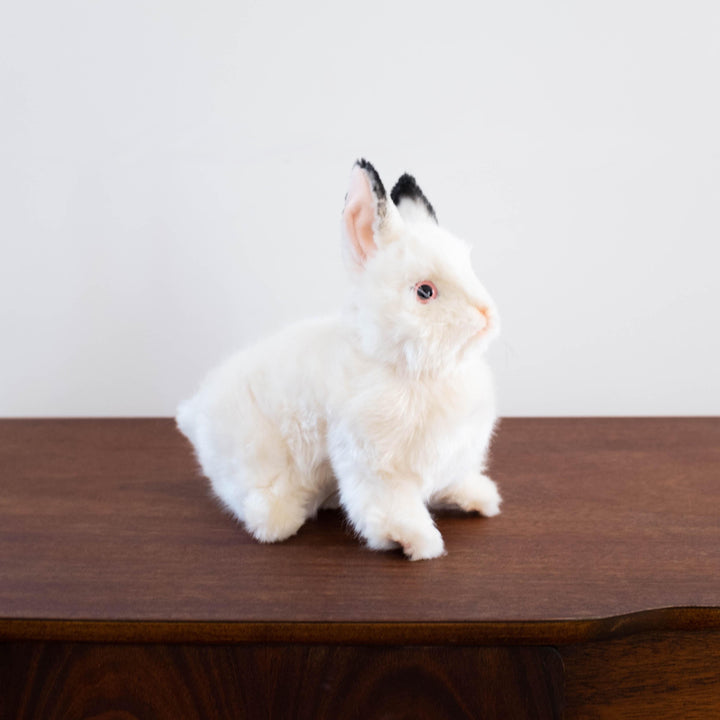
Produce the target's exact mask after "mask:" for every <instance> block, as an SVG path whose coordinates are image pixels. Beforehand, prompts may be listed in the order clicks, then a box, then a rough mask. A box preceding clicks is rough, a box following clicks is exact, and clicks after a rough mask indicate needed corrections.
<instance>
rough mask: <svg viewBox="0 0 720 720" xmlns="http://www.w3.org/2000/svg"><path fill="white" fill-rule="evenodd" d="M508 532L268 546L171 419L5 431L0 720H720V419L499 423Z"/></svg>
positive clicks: (331, 520)
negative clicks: (442, 553)
mask: <svg viewBox="0 0 720 720" xmlns="http://www.w3.org/2000/svg"><path fill="white" fill-rule="evenodd" d="M490 474H491V476H492V477H493V478H494V479H495V480H496V481H497V482H498V484H499V486H500V490H501V492H502V494H503V497H504V499H505V502H504V505H503V513H502V514H501V515H500V516H498V517H496V518H492V519H484V518H480V517H477V516H474V517H471V516H465V515H460V514H443V515H440V516H438V518H437V522H438V527H439V528H440V530H441V532H442V533H443V536H444V538H445V541H446V546H447V550H448V555H447V556H446V557H444V558H441V559H438V560H433V561H429V562H420V563H410V562H408V561H407V560H405V559H404V558H403V557H402V555H401V554H400V553H399V552H398V553H374V552H371V551H369V550H367V549H365V548H363V547H362V546H361V545H360V544H359V543H358V542H357V541H356V539H355V538H353V537H352V535H351V534H350V532H349V530H348V529H347V526H346V524H345V523H344V522H343V519H342V516H341V515H340V514H339V513H335V512H323V513H321V514H320V516H319V517H318V519H317V520H315V521H311V522H309V523H308V524H307V525H306V526H305V527H304V528H303V529H302V530H301V532H300V533H299V534H298V535H297V536H296V537H294V538H292V539H291V540H289V541H287V542H285V543H282V544H279V545H259V544H257V543H255V542H254V541H253V540H252V539H251V538H250V537H249V536H248V535H247V534H246V533H245V532H244V530H243V529H242V528H241V527H240V526H238V525H237V524H236V523H235V522H234V521H233V520H232V519H231V518H230V517H229V516H228V515H227V514H225V513H224V512H223V511H222V510H221V509H220V508H219V507H218V505H217V504H216V503H215V501H214V500H213V499H212V497H211V496H210V492H209V489H208V485H207V483H206V481H205V480H204V479H203V478H202V477H201V476H200V474H199V472H198V470H197V468H196V465H195V463H194V461H193V458H192V454H191V451H190V448H189V446H188V445H187V443H186V441H185V440H184V439H183V438H182V437H181V436H180V435H179V434H178V433H177V432H176V431H175V429H174V427H173V424H172V422H171V421H170V420H168V419H127V420H125V419H113V420H3V421H0V720H6V719H7V720H10V719H14V718H22V719H23V720H31V719H33V720H35V719H36V718H37V719H42V720H54V719H55V718H63V720H72V719H73V718H77V719H78V720H80V719H85V718H88V719H89V718H107V719H110V718H117V719H118V720H120V719H122V720H130V719H132V718H138V719H139V720H164V719H165V718H168V719H169V718H173V719H182V718H198V719H201V720H212V719H214V718H223V719H225V718H227V719H228V720H230V719H232V720H236V719H237V718H308V719H313V720H316V719H317V720H320V719H324V718H333V719H335V718H362V719H363V720H364V719H366V718H370V719H372V718H523V719H524V718H569V719H570V718H651V717H652V718H663V717H668V718H683V719H687V718H716V717H720V419H716V418H652V419H651V418H648V419H610V418H595V419H506V420H503V422H502V423H501V425H500V428H499V430H498V433H497V437H496V440H495V443H494V446H493V452H492V460H491V473H490Z"/></svg>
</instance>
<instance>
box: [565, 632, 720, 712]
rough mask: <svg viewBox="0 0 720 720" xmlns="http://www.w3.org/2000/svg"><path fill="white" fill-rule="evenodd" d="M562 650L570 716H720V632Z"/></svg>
mask: <svg viewBox="0 0 720 720" xmlns="http://www.w3.org/2000/svg"><path fill="white" fill-rule="evenodd" d="M560 654H561V656H562V658H563V661H564V666H565V688H566V699H565V702H566V707H565V716H566V718H567V720H573V718H583V719H584V720H617V718H624V719H626V720H646V719H647V718H664V719H667V720H710V719H711V718H720V632H717V631H713V632H697V633H641V634H638V635H634V636H632V637H627V638H621V639H616V640H610V641H607V642H595V643H587V644H583V645H574V646H568V647H563V648H560Z"/></svg>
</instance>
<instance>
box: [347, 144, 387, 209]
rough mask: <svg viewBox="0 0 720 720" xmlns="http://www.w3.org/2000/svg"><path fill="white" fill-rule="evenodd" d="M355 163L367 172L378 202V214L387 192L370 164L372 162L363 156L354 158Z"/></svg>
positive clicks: (385, 200)
mask: <svg viewBox="0 0 720 720" xmlns="http://www.w3.org/2000/svg"><path fill="white" fill-rule="evenodd" d="M355 165H357V167H359V168H361V169H362V170H364V171H365V172H366V173H367V176H368V180H369V181H370V187H371V188H372V191H373V194H374V195H375V198H376V199H377V202H378V214H381V210H382V206H383V205H384V204H385V203H386V202H387V193H386V192H385V186H384V185H383V184H382V180H381V179H380V176H379V175H378V171H377V170H376V169H375V168H374V167H373V166H372V163H369V162H368V161H367V160H366V159H365V158H360V159H359V160H356V161H355Z"/></svg>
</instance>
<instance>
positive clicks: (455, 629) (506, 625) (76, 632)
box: [0, 606, 720, 646]
mask: <svg viewBox="0 0 720 720" xmlns="http://www.w3.org/2000/svg"><path fill="white" fill-rule="evenodd" d="M703 630H720V606H718V607H696V606H692V607H670V608H657V609H652V610H643V611H639V612H632V613H627V614H623V615H616V616H611V617H605V618H594V619H580V620H552V621H488V622H325V621H323V622H320V621H318V622H255V621H253V622H239V621H189V620H89V619H32V618H0V642H13V641H15V642H16V641H41V642H43V641H50V642H95V643H137V644H267V643H270V644H323V645H458V646H459V645H573V644H579V643H587V642H596V641H603V640H612V639H617V638H622V637H627V636H629V635H634V634H637V633H646V632H695V631H703Z"/></svg>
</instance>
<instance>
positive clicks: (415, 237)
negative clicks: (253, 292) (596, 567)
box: [177, 160, 500, 560]
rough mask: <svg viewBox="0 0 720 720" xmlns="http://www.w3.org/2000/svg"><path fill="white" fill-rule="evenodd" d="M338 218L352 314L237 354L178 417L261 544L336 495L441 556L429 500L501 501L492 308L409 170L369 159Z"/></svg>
mask: <svg viewBox="0 0 720 720" xmlns="http://www.w3.org/2000/svg"><path fill="white" fill-rule="evenodd" d="M342 225H343V236H344V250H345V256H346V260H347V264H348V266H349V273H350V298H349V302H348V303H347V306H346V307H345V308H344V310H343V312H341V313H340V314H338V315H337V316H334V317H329V318H326V319H319V320H310V321H306V322H303V323H300V324H298V325H294V326H292V327H289V328H287V329H286V330H284V331H282V332H280V333H279V334H277V335H276V336H274V337H272V338H270V339H267V340H265V341H263V342H261V343H259V344H258V345H255V346H254V347H251V348H249V349H246V350H243V351H241V352H239V353H238V354H236V355H234V356H233V357H231V358H230V359H229V360H228V361H227V362H225V363H224V364H222V365H221V366H220V367H219V368H217V369H216V370H214V371H213V372H211V373H210V375H209V376H208V377H207V378H206V380H205V381H204V383H203V384H202V386H201V388H200V390H199V391H198V393H197V394H196V395H195V396H194V397H192V398H191V399H190V400H188V401H186V402H184V403H182V404H181V405H180V407H179V409H178V415H177V423H178V426H179V428H180V429H181V431H182V432H183V433H184V434H185V435H186V436H187V437H188V439H189V440H190V441H191V442H192V444H193V446H194V448H195V451H196V453H197V457H198V460H199V462H200V464H201V466H202V469H203V471H204V473H205V475H207V477H208V478H209V479H210V481H211V483H212V488H213V490H214V492H215V493H216V494H217V496H218V497H219V498H220V500H221V501H222V502H223V503H224V504H225V505H226V506H227V508H228V509H229V510H230V511H231V512H232V513H233V515H235V516H236V517H237V518H238V519H239V520H241V521H242V522H243V523H244V524H245V526H246V527H247V529H248V530H249V531H250V532H251V533H252V534H253V535H254V536H255V538H257V539H258V540H259V541H261V542H275V541H278V540H283V539H285V538H288V537H290V536H291V535H294V534H295V533H296V532H297V531H298V530H299V529H300V527H301V526H302V525H303V523H304V522H305V520H306V519H307V518H310V517H313V516H314V515H315V514H316V512H317V510H318V509H319V508H321V507H328V506H337V504H338V502H339V504H340V505H341V506H342V508H343V509H344V511H345V513H346V514H347V517H348V519H349V520H350V522H351V523H352V525H353V527H354V529H355V530H356V531H357V533H358V534H359V535H360V536H362V538H363V539H364V540H365V542H366V543H367V545H368V546H369V547H370V548H373V549H376V550H384V549H389V548H393V547H398V545H399V546H401V547H402V549H403V551H404V552H405V554H406V555H407V556H408V557H409V558H410V559H411V560H422V559H427V558H435V557H438V556H440V555H443V554H444V552H445V550H444V545H443V539H442V536H441V535H440V532H439V531H438V529H437V528H436V527H435V524H434V522H433V519H432V517H431V515H430V512H429V511H428V508H436V507H448V506H452V507H459V508H461V509H462V510H466V511H477V512H479V513H481V514H483V515H486V516H491V515H496V514H497V513H498V512H499V505H500V495H499V494H498V491H497V488H496V486H495V483H494V482H493V481H492V480H490V478H488V477H487V476H486V475H484V474H482V473H483V471H484V464H485V459H486V455H487V450H488V445H489V442H490V437H491V434H492V430H493V426H494V424H495V420H496V415H495V404H494V399H493V387H492V379H491V376H490V371H489V369H488V366H487V365H486V362H485V360H484V358H483V353H484V351H485V349H486V347H487V345H488V343H489V342H490V340H491V339H493V338H494V337H495V336H496V335H497V334H498V331H499V325H498V316H497V313H496V311H495V306H494V304H493V302H492V300H491V299H490V296H489V295H488V293H487V291H486V290H485V288H484V287H483V286H482V285H481V284H480V282H479V280H478V279H477V277H476V275H475V273H474V272H473V269H472V266H471V263H470V247H469V245H468V244H466V243H465V242H463V241H461V240H459V239H457V238H456V237H454V236H453V235H451V234H450V233H448V232H447V231H445V230H443V229H442V228H440V227H439V226H438V224H437V219H436V217H435V212H434V211H433V208H432V206H431V205H430V203H429V202H428V200H427V199H426V198H425V196H424V195H423V193H422V191H421V190H420V188H419V187H418V186H417V184H416V182H415V180H414V178H412V177H411V176H410V175H403V176H402V177H401V178H400V180H399V181H398V182H397V184H396V185H395V187H394V189H393V190H392V192H391V195H390V197H388V196H387V194H386V192H385V188H384V187H383V184H382V182H381V180H380V177H379V176H378V174H377V172H376V171H375V169H374V168H373V166H372V165H371V164H370V163H369V162H367V161H365V160H359V161H358V162H357V163H355V165H354V166H353V170H352V174H351V177H350V187H349V190H348V193H347V196H346V199H345V208H344V211H343V222H342Z"/></svg>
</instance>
